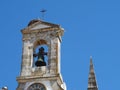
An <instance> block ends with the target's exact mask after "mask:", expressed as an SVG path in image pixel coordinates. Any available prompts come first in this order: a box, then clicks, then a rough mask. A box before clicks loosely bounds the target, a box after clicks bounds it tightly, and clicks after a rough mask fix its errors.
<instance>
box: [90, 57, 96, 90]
mask: <svg viewBox="0 0 120 90" xmlns="http://www.w3.org/2000/svg"><path fill="white" fill-rule="evenodd" d="M88 90H98V87H97V81H96V77H95V72H94V66H93V62H92V57H91V58H90V71H89V77H88Z"/></svg>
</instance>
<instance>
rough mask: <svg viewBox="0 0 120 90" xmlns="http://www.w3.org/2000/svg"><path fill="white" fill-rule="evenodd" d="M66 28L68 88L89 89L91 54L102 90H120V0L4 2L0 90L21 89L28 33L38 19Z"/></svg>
mask: <svg viewBox="0 0 120 90" xmlns="http://www.w3.org/2000/svg"><path fill="white" fill-rule="evenodd" d="M43 8H45V9H46V10H47V12H46V14H45V21H48V22H52V23H56V24H60V25H61V26H62V27H63V28H64V29H65V33H64V36H63V41H62V45H61V49H62V50H61V62H62V63H61V69H62V70H61V72H62V75H63V79H64V81H65V82H66V85H67V89H68V90H87V85H88V73H89V62H90V56H92V57H93V63H94V68H95V73H96V78H97V82H98V87H99V90H120V87H119V81H120V77H119V76H120V70H119V69H120V1H119V0H0V71H1V74H0V87H2V86H6V85H7V86H8V88H9V90H15V89H16V87H17V82H16V77H17V76H19V73H20V66H21V65H20V64H21V54H22V34H21V32H20V30H21V29H22V28H24V27H26V26H27V24H28V22H29V21H30V20H32V19H36V18H41V13H40V10H41V9H43Z"/></svg>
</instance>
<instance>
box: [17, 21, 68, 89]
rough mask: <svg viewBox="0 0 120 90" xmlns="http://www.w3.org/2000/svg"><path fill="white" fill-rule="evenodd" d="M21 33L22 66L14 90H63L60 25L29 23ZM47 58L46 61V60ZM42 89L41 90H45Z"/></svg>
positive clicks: (61, 33)
mask: <svg viewBox="0 0 120 90" xmlns="http://www.w3.org/2000/svg"><path fill="white" fill-rule="evenodd" d="M21 32H22V35H23V37H22V41H23V46H22V63H21V72H20V76H19V77H17V81H18V87H17V90H28V89H29V88H33V87H35V88H33V89H30V90H41V89H40V88H42V87H44V89H45V90H61V89H62V90H63V89H64V90H65V89H66V85H65V83H64V82H63V79H62V76H61V72H60V44H61V41H62V40H61V36H62V35H63V32H64V30H63V28H61V27H60V25H57V24H53V23H49V22H45V21H41V20H32V21H30V22H29V24H28V26H27V27H26V28H24V29H22V30H21ZM46 57H47V58H46ZM44 89H43V90H44Z"/></svg>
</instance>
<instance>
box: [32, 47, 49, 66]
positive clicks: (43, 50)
mask: <svg viewBox="0 0 120 90" xmlns="http://www.w3.org/2000/svg"><path fill="white" fill-rule="evenodd" d="M47 55H48V47H47V45H39V46H38V47H37V48H36V50H35V51H34V54H33V57H34V64H35V66H36V67H41V66H46V65H48V56H47Z"/></svg>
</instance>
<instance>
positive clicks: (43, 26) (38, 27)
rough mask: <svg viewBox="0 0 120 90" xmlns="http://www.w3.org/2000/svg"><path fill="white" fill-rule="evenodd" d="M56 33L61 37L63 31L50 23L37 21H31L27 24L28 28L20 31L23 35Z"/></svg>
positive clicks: (58, 26)
mask: <svg viewBox="0 0 120 90" xmlns="http://www.w3.org/2000/svg"><path fill="white" fill-rule="evenodd" d="M50 30H51V31H53V30H55V31H57V32H59V35H61V36H62V35H63V33H64V29H63V28H62V27H61V26H60V25H58V24H53V23H50V22H46V21H42V20H39V19H33V20H31V21H30V22H29V23H28V26H27V27H25V28H24V29H22V30H21V32H22V33H23V34H28V33H31V32H36V33H38V32H45V31H50Z"/></svg>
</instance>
